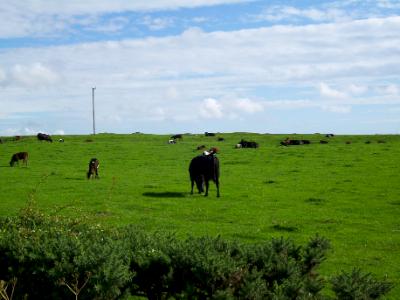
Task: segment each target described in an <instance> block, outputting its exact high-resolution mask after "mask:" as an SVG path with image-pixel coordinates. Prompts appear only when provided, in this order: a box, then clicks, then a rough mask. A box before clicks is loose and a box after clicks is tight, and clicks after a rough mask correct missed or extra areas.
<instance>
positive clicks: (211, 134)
mask: <svg viewBox="0 0 400 300" xmlns="http://www.w3.org/2000/svg"><path fill="white" fill-rule="evenodd" d="M204 135H205V136H215V133H212V132H205V133H204Z"/></svg>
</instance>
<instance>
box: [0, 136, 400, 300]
mask: <svg viewBox="0 0 400 300" xmlns="http://www.w3.org/2000/svg"><path fill="white" fill-rule="evenodd" d="M287 136H290V137H291V138H293V139H308V140H310V141H311V144H310V145H298V146H288V147H285V146H278V145H279V143H280V141H282V140H283V139H285V138H286V137H287ZM169 137H170V135H148V134H130V135H119V134H118V135H117V134H98V135H96V136H89V135H88V136H63V139H64V140H65V142H64V143H59V142H57V141H58V138H59V137H56V136H54V137H53V141H54V142H53V143H48V142H40V141H38V140H37V138H36V137H23V138H22V139H20V140H16V141H13V140H12V138H3V140H4V141H5V142H4V143H3V144H0V182H1V185H0V195H1V196H0V197H1V201H0V214H1V215H2V216H5V215H16V214H17V213H18V211H19V210H20V209H21V208H23V207H24V206H26V205H27V202H28V201H34V202H35V203H36V205H37V206H38V207H39V208H40V209H42V210H44V211H46V212H47V213H49V214H60V215H69V216H82V217H83V216H84V217H86V218H87V220H88V222H93V223H101V224H104V225H106V226H124V225H126V224H137V225H139V226H140V227H142V228H144V229H146V230H149V231H154V230H162V231H164V230H166V231H172V232H175V233H176V234H177V235H178V236H187V235H188V234H190V235H195V236H201V235H209V236H217V235H221V236H222V237H223V238H225V239H232V240H234V239H235V240H239V241H242V242H248V243H257V242H260V241H263V240H266V239H270V238H271V237H280V236H285V237H290V238H292V239H293V240H295V241H297V242H300V243H304V242H306V241H307V240H308V239H309V237H310V236H313V235H314V234H315V233H319V235H321V236H324V237H326V238H328V239H329V240H330V241H331V244H332V247H333V249H332V250H331V251H330V254H329V255H328V260H327V261H326V262H325V263H323V267H322V270H321V273H322V274H324V273H326V274H328V273H330V274H332V273H338V272H339V271H340V270H350V269H351V268H352V267H360V268H361V269H362V270H364V271H368V272H372V273H374V274H376V275H378V277H383V276H386V275H387V276H388V277H389V279H390V280H391V281H392V282H394V283H395V285H396V286H395V288H394V289H393V290H392V291H391V293H390V294H389V297H388V298H389V299H400V255H399V253H400V219H399V216H400V188H399V183H400V173H399V170H398V168H399V166H400V136H397V135H391V136H383V135H379V136H378V135H376V136H335V137H332V138H325V137H324V136H323V135H319V134H310V135H271V134H251V133H223V134H216V136H208V137H206V136H204V134H185V135H184V136H183V139H182V140H179V141H178V142H177V143H176V144H168V140H169ZM218 137H223V138H224V140H223V141H218V140H217V138H218ZM242 138H243V139H245V140H249V141H256V142H257V143H259V148H258V149H234V145H236V144H237V143H238V142H239V141H240V140H241V139H242ZM321 139H323V140H327V141H328V142H329V143H328V144H319V141H320V140H321ZM350 141H351V143H346V142H350ZM367 141H369V142H370V143H366V142H367ZM379 141H380V142H379ZM203 144H204V145H206V146H207V147H212V146H216V147H218V148H219V149H220V153H219V154H218V157H219V159H220V168H221V177H220V192H221V197H220V198H217V197H216V189H215V185H213V184H212V183H210V191H209V196H208V197H207V198H206V197H204V196H200V195H198V194H194V195H190V180H189V174H188V166H189V162H190V160H191V159H192V158H193V157H194V156H196V155H198V154H200V153H201V151H198V150H196V148H197V146H199V145H203ZM23 151H26V152H28V153H29V161H28V167H25V166H23V165H22V163H21V162H20V166H15V167H13V168H11V167H10V166H9V161H10V158H11V156H12V154H14V153H17V152H23ZM93 157H96V158H97V159H99V161H100V167H99V177H100V179H99V180H87V179H86V172H87V171H88V163H89V160H90V159H91V158H93Z"/></svg>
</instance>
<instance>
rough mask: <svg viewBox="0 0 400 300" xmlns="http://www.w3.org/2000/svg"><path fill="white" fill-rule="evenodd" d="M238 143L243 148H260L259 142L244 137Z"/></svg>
mask: <svg viewBox="0 0 400 300" xmlns="http://www.w3.org/2000/svg"><path fill="white" fill-rule="evenodd" d="M238 144H240V145H242V146H241V148H258V143H256V142H248V141H245V140H243V139H242V140H241V141H240V142H239V143H238Z"/></svg>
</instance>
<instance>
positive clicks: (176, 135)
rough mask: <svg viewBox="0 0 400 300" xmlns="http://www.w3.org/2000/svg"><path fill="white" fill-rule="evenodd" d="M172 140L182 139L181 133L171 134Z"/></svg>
mask: <svg viewBox="0 0 400 300" xmlns="http://www.w3.org/2000/svg"><path fill="white" fill-rule="evenodd" d="M171 139H172V140H176V139H182V134H175V135H173V136H171Z"/></svg>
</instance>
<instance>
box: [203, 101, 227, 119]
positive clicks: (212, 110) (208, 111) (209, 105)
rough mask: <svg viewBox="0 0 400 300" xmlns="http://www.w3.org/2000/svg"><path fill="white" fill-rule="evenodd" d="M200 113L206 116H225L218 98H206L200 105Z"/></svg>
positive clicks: (218, 117)
mask: <svg viewBox="0 0 400 300" xmlns="http://www.w3.org/2000/svg"><path fill="white" fill-rule="evenodd" d="M200 115H201V116H202V117H204V118H217V119H220V118H222V117H223V113H222V105H221V104H220V103H219V102H218V101H217V100H216V99H213V98H207V99H204V100H203V102H202V103H201V106H200Z"/></svg>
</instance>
